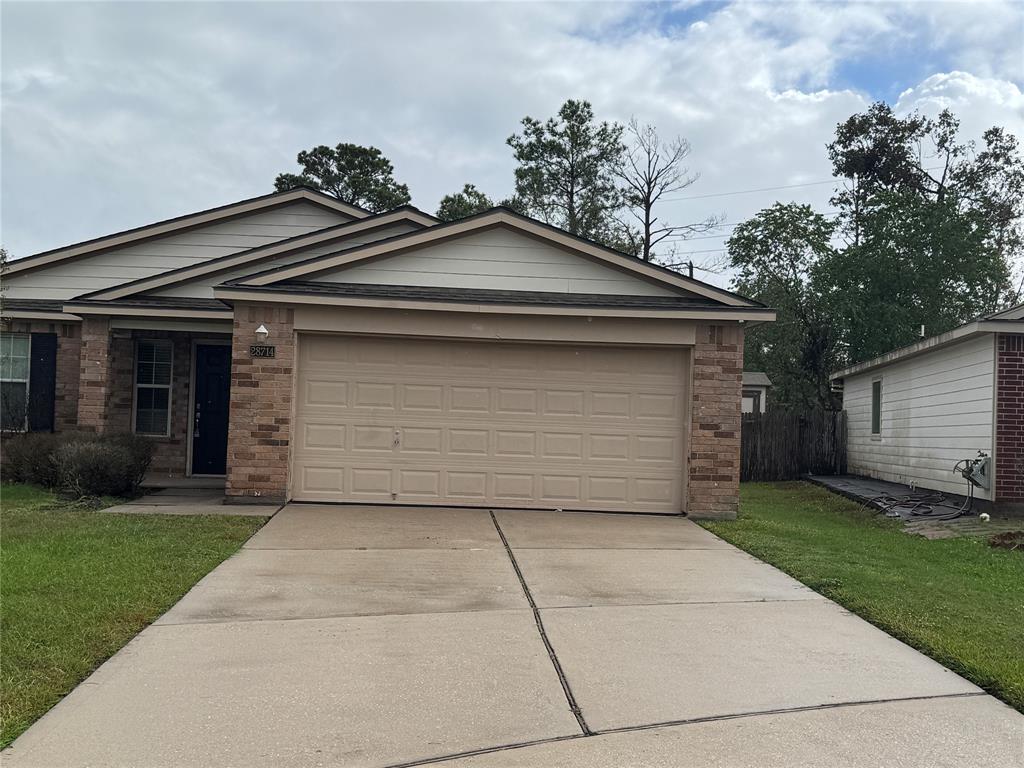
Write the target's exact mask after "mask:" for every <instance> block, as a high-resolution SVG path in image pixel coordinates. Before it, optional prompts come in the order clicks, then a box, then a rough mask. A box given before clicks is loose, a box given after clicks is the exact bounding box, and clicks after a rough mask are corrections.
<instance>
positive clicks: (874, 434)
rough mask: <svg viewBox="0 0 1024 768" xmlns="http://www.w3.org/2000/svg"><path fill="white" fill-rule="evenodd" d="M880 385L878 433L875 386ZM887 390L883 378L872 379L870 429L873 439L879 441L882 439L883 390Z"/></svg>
mask: <svg viewBox="0 0 1024 768" xmlns="http://www.w3.org/2000/svg"><path fill="white" fill-rule="evenodd" d="M876 384H877V385H878V431H877V432H876V431H875V385H876ZM884 389H885V387H884V385H883V384H882V377H881V376H875V377H874V378H873V379H871V412H870V413H869V414H868V421H869V428H870V429H871V437H873V438H874V439H876V440H878V439H881V437H882V397H883V390H884Z"/></svg>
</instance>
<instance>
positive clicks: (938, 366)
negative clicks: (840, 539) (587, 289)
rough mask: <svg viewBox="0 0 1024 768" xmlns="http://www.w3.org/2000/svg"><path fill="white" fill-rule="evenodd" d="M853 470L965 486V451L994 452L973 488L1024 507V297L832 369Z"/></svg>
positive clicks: (1003, 503)
mask: <svg viewBox="0 0 1024 768" xmlns="http://www.w3.org/2000/svg"><path fill="white" fill-rule="evenodd" d="M832 379H833V381H834V382H837V383H840V384H841V385H842V387H843V402H844V405H845V408H846V412H847V414H848V420H849V422H848V424H849V426H848V454H849V459H848V461H849V469H850V472H852V473H854V474H860V475H867V476H870V477H875V478H880V479H883V480H891V481H894V482H899V483H905V484H908V485H914V486H915V487H919V488H922V489H933V490H936V491H943V492H949V493H958V494H963V493H965V492H966V487H967V486H966V481H965V479H964V478H963V477H962V476H961V475H959V474H956V473H954V472H953V467H954V465H955V464H956V462H957V461H959V460H961V459H971V458H974V457H977V455H978V452H979V451H981V452H983V453H984V454H986V455H988V456H989V457H990V459H989V461H988V462H987V465H988V466H987V467H985V474H986V475H987V478H986V479H985V480H984V482H983V485H982V487H979V488H976V489H975V496H976V497H978V498H981V499H987V500H988V501H990V502H992V503H993V504H995V505H996V506H997V508H999V509H1014V508H1015V507H1018V506H1019V507H1020V508H1022V509H1024V304H1021V305H1019V306H1016V307H1013V308H1012V309H1008V310H1005V311H1003V312H997V313H995V314H992V315H987V316H985V317H982V318H979V319H977V320H974V321H972V322H969V323H966V324H964V325H961V326H960V327H959V328H955V329H953V330H952V331H949V332H948V333H943V334H941V335H938V336H932V337H931V338H927V339H922V340H921V341H919V342H917V343H916V344H912V345H910V346H908V347H903V348H901V349H897V350H895V351H893V352H890V353H888V354H886V355H882V356H881V357H876V358H875V359H873V360H868V361H866V362H863V363H859V364H858V365H854V366H851V367H849V368H846V369H845V370H842V371H839V372H837V373H835V374H833V375H832Z"/></svg>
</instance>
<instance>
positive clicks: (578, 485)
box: [292, 334, 687, 512]
mask: <svg viewBox="0 0 1024 768" xmlns="http://www.w3.org/2000/svg"><path fill="white" fill-rule="evenodd" d="M686 359H687V358H686V356H685V352H684V351H683V350H682V349H678V348H663V349H650V348H639V349H638V348H632V349H627V348H619V347H596V346H589V347H588V346H563V345H539V344H511V343H499V342H486V343H480V342H461V341H440V340H426V339H423V340H419V339H396V338H383V337H382V338H378V339H368V338H365V337H349V336H338V335H330V336H329V335H319V334H303V335H301V336H300V339H299V364H298V365H299V368H298V387H297V392H296V397H297V401H296V424H295V427H296V429H295V443H294V445H295V450H294V457H293V467H292V483H293V496H294V498H296V499H299V500H303V501H355V502H375V503H399V504H430V503H438V504H458V505H473V506H475V505H487V506H500V507H544V508H561V509H612V510H637V511H647V512H679V511H680V509H681V508H682V492H683V489H682V478H683V475H684V472H683V466H684V461H685V459H684V457H685V452H686V443H685V440H684V429H683V421H684V414H685V408H684V403H685V402H686V398H685V397H684V388H685V386H686V380H687V376H685V375H684V372H685V368H686V365H687V363H686Z"/></svg>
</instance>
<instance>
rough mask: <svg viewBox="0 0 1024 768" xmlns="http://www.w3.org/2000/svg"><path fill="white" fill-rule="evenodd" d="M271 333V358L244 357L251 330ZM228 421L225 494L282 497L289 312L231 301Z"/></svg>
mask: <svg viewBox="0 0 1024 768" xmlns="http://www.w3.org/2000/svg"><path fill="white" fill-rule="evenodd" d="M260 324H263V325H265V326H266V327H267V330H268V331H270V336H269V338H268V339H267V342H266V343H267V344H271V345H273V346H274V347H275V348H276V350H275V351H276V356H275V357H274V358H267V359H253V358H251V357H249V346H250V345H251V344H253V343H255V342H256V338H255V333H254V331H255V329H256V328H257V327H258V326H259V325H260ZM231 347H232V348H231V423H230V425H229V427H228V477H227V486H226V492H227V495H228V497H233V498H235V499H236V500H242V499H245V498H246V497H249V498H253V497H259V498H261V499H279V500H283V499H284V498H285V496H286V495H287V492H288V461H289V450H290V442H291V432H292V391H293V389H294V370H295V334H294V311H293V310H291V309H287V308H281V307H273V306H268V305H262V304H242V303H238V304H236V305H235V327H234V337H233V340H232V345H231Z"/></svg>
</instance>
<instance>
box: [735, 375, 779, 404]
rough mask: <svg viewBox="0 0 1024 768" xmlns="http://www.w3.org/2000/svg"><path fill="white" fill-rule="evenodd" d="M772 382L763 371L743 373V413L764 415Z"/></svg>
mask: <svg viewBox="0 0 1024 768" xmlns="http://www.w3.org/2000/svg"><path fill="white" fill-rule="evenodd" d="M771 388H772V380H771V379H769V378H768V374H767V373H765V372H764V371H744V372H743V404H742V411H743V413H766V412H767V411H768V390H769V389H771Z"/></svg>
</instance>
